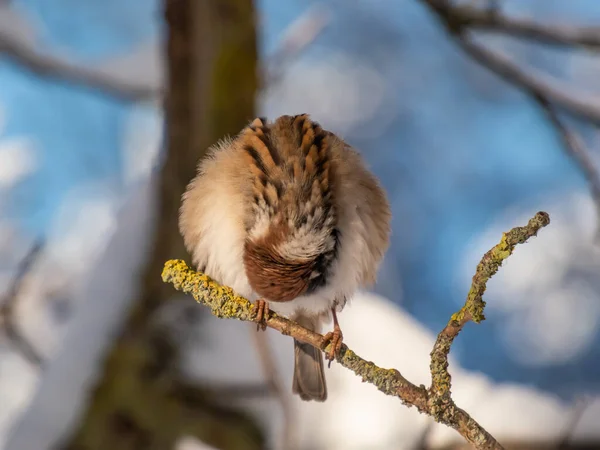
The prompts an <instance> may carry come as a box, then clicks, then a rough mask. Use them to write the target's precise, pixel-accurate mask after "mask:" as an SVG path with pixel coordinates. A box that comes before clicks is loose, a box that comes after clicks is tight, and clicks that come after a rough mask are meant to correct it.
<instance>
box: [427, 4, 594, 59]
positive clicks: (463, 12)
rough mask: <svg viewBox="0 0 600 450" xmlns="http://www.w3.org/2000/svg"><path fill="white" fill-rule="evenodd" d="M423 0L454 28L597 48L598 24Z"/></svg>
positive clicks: (562, 44) (561, 44)
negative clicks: (550, 20) (575, 23)
mask: <svg viewBox="0 0 600 450" xmlns="http://www.w3.org/2000/svg"><path fill="white" fill-rule="evenodd" d="M426 2H427V4H428V5H429V6H430V7H431V8H433V9H435V10H436V12H437V13H438V15H439V14H442V15H443V16H444V17H446V18H447V19H446V20H447V21H449V22H451V23H452V24H453V27H455V28H457V29H460V28H467V27H468V28H471V29H479V30H488V31H495V32H500V33H504V34H508V35H511V36H516V37H521V38H526V39H532V40H536V41H538V42H540V43H544V44H551V45H559V46H572V47H585V48H590V49H595V50H598V49H600V27H585V26H569V25H562V24H543V23H539V22H535V21H533V20H529V19H522V18H514V17H508V16H505V15H503V14H501V13H500V11H499V9H498V8H487V9H481V8H478V7H475V6H473V5H469V4H461V5H452V4H450V3H449V2H448V1H446V0H426Z"/></svg>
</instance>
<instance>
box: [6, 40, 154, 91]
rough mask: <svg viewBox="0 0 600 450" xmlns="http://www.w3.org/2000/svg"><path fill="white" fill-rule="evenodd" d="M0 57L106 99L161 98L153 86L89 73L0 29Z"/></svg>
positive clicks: (99, 73)
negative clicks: (107, 97)
mask: <svg viewBox="0 0 600 450" xmlns="http://www.w3.org/2000/svg"><path fill="white" fill-rule="evenodd" d="M0 53H2V54H3V55H4V56H7V57H9V58H11V59H13V60H14V61H15V62H16V63H18V64H20V65H22V66H23V67H25V68H27V69H29V70H31V71H32V72H35V73H37V74H39V75H41V76H44V77H47V78H54V79H56V80H59V81H63V82H68V83H72V84H76V85H80V86H83V87H87V88H92V89H98V90H100V91H102V92H104V93H106V94H108V95H113V96H116V97H119V98H122V99H125V100H132V101H140V100H148V99H153V98H156V97H158V96H160V95H161V92H160V91H157V89H155V88H154V87H152V86H144V85H142V84H140V83H137V82H135V81H131V82H130V81H127V80H123V79H118V78H116V77H114V76H110V75H106V74H103V73H102V72H101V71H99V70H95V69H89V68H87V67H84V66H80V65H76V64H73V63H70V62H68V61H66V60H64V59H62V58H58V57H55V56H50V55H45V54H43V53H41V52H38V51H36V50H35V49H33V48H32V47H31V46H30V45H28V44H27V43H25V42H23V41H21V40H20V39H18V38H16V37H15V36H13V35H12V34H11V33H9V32H7V31H6V30H2V29H0Z"/></svg>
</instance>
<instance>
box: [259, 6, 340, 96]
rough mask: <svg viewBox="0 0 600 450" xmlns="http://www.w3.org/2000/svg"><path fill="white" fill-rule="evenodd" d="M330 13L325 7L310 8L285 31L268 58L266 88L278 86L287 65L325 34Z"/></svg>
mask: <svg viewBox="0 0 600 450" xmlns="http://www.w3.org/2000/svg"><path fill="white" fill-rule="evenodd" d="M330 20H331V19H330V12H329V10H328V9H327V8H325V7H324V6H323V5H318V6H312V7H310V8H309V9H308V10H307V11H306V12H305V13H304V14H303V15H302V16H300V17H299V18H298V19H296V20H295V21H294V22H293V23H292V24H291V25H290V26H289V27H288V29H287V30H286V31H285V33H284V36H283V38H282V39H281V42H280V43H279V45H278V47H277V49H276V50H275V51H274V52H273V53H272V54H271V55H270V56H268V57H267V58H266V74H265V78H266V80H265V81H266V82H265V84H266V86H267V87H270V86H272V85H274V84H276V83H277V82H278V81H279V80H280V79H281V77H282V73H283V70H284V68H285V65H286V63H288V62H289V61H290V60H291V59H293V58H298V56H299V55H300V54H301V53H302V52H303V51H304V50H306V49H307V48H308V47H309V46H310V44H312V43H313V42H314V41H315V40H316V39H317V37H318V36H319V35H320V34H321V33H323V31H324V30H325V28H326V27H327V25H328V24H329V22H330Z"/></svg>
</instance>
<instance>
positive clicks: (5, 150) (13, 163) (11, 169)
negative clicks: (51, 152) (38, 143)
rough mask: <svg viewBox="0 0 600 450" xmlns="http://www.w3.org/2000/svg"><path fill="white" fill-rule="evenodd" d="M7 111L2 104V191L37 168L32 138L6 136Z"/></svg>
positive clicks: (0, 146)
mask: <svg viewBox="0 0 600 450" xmlns="http://www.w3.org/2000/svg"><path fill="white" fill-rule="evenodd" d="M5 120H6V117H5V112H4V109H3V108H2V107H1V106H0V191H1V190H2V189H8V188H10V187H12V186H14V185H15V184H16V183H17V182H19V181H20V180H21V179H22V178H23V177H25V176H26V175H28V174H30V173H31V172H33V171H34V170H35V168H36V155H35V151H34V148H33V144H32V142H31V140H30V139H27V138H24V137H6V136H3V135H2V132H3V131H4V127H5Z"/></svg>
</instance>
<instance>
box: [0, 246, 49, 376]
mask: <svg viewBox="0 0 600 450" xmlns="http://www.w3.org/2000/svg"><path fill="white" fill-rule="evenodd" d="M43 246H44V243H43V241H42V240H41V239H40V240H38V241H36V242H35V243H34V244H33V246H32V247H31V249H29V251H28V252H27V254H26V255H25V257H24V258H23V260H22V261H21V263H20V264H19V266H18V268H17V271H16V273H15V277H14V278H13V280H12V282H11V284H10V287H9V289H8V292H7V294H6V297H5V299H4V301H3V302H2V304H1V305H0V317H1V318H2V325H3V327H4V333H5V334H6V338H7V339H8V340H9V341H10V342H11V343H12V344H13V345H14V347H15V348H16V349H17V351H18V352H19V353H20V354H21V355H22V356H23V357H24V358H25V359H26V360H27V361H29V362H30V363H31V364H32V365H34V366H37V367H41V366H42V364H43V363H44V360H43V358H42V356H41V355H40V353H39V352H38V351H37V350H36V348H35V347H34V346H33V344H31V342H29V340H28V339H27V338H26V337H25V336H24V335H23V334H22V333H21V330H19V326H18V325H17V323H16V319H15V315H14V311H15V307H16V305H17V302H18V300H19V295H20V293H21V290H22V288H23V284H24V280H25V277H26V275H27V274H28V273H29V272H30V271H31V268H32V267H33V264H34V263H35V261H36V260H37V258H38V256H39V255H40V252H41V250H42V248H43Z"/></svg>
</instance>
